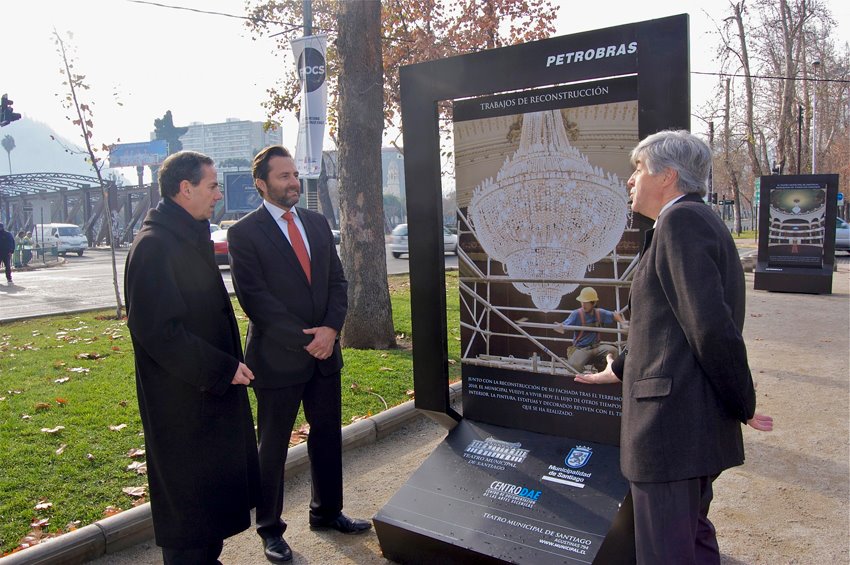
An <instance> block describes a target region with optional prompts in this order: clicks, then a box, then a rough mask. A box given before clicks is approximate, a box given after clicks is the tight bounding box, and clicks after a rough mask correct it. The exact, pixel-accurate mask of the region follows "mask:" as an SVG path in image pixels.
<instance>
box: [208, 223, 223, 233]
mask: <svg viewBox="0 0 850 565" xmlns="http://www.w3.org/2000/svg"><path fill="white" fill-rule="evenodd" d="M220 229H221V227H220V226H219V225H218V224H210V233H215V232H217V231H218V230H220Z"/></svg>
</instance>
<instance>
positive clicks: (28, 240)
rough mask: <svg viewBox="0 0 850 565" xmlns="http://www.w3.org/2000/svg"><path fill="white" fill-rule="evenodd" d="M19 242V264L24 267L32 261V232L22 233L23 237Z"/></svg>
mask: <svg viewBox="0 0 850 565" xmlns="http://www.w3.org/2000/svg"><path fill="white" fill-rule="evenodd" d="M21 243H22V245H21V264H23V266H24V267H26V266H27V265H29V264H30V261H32V232H27V233H26V234H24V239H23V241H22V242H21Z"/></svg>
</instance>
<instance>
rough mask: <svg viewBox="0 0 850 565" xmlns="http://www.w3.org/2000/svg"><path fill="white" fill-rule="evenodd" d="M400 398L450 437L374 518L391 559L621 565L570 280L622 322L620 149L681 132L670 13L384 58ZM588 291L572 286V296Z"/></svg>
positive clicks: (609, 388)
mask: <svg viewBox="0 0 850 565" xmlns="http://www.w3.org/2000/svg"><path fill="white" fill-rule="evenodd" d="M400 76H401V107H402V119H403V123H404V156H405V158H404V172H405V175H404V176H405V185H406V189H407V213H408V237H409V248H410V280H411V313H412V325H413V340H414V343H415V347H414V350H413V370H414V386H415V389H416V407H417V408H419V409H421V410H423V411H425V412H426V413H427V414H428V415H429V416H431V417H432V418H434V419H436V420H437V421H439V422H441V423H442V424H443V425H445V426H446V427H447V428H449V429H450V430H451V431H450V432H449V435H448V437H447V438H446V440H445V441H444V442H443V443H442V444H441V445H440V446H439V447H438V448H437V450H436V451H435V452H434V453H433V454H432V455H431V456H430V457H429V458H428V459H427V460H426V462H425V463H424V464H423V465H422V467H421V468H420V469H419V470H418V471H417V472H416V473H415V474H414V475H413V477H411V479H410V480H409V481H408V482H407V483H406V484H405V485H404V486H403V487H402V488H401V489H400V490H399V491H398V492H397V493H396V494H395V495H394V496H393V497H392V499H391V500H390V501H389V502H388V503H387V505H386V506H384V507H383V508H382V509H381V510H380V511H379V512H378V513H377V514H376V515H375V517H374V523H375V529H376V531H377V534H378V539H379V541H380V543H381V548H382V551H383V552H384V555H385V556H386V557H388V558H389V559H392V560H394V561H397V562H402V563H433V562H440V563H510V562H513V563H535V564H538V563H541V564H542V563H605V564H619V563H634V561H635V554H634V526H633V523H632V519H631V513H632V510H631V502H630V498H629V496H628V482H627V481H626V480H625V479H624V478H623V477H622V475H621V474H620V470H619V447H618V445H619V428H620V410H621V404H622V402H621V401H622V391H621V386H620V385H619V384H618V385H605V386H602V385H597V386H592V385H581V384H576V383H575V381H574V375H575V374H576V373H577V372H579V371H584V370H586V369H587V367H585V366H584V363H582V366H576V365H578V361H577V359H578V358H575V359H574V360H573V362H572V363H571V362H570V359H571V356H570V351H569V349H570V347H571V346H572V345H573V343H574V341H575V339H576V338H577V337H578V334H579V333H580V332H583V331H596V332H598V333H600V335H601V337H602V340H603V341H605V342H608V344H609V345H610V347H611V348H612V350H613V351H614V352H617V351H618V350H620V349H621V348H622V346H623V345H624V343H625V339H626V336H627V332H628V327H627V324H616V323H614V324H610V326H608V327H595V326H594V327H584V326H581V325H577V324H575V323H573V322H570V324H569V326H566V325H565V320H566V318H567V316H568V315H569V314H570V312H572V311H573V310H576V309H578V308H579V307H580V303H579V301H578V300H577V298H578V295H579V293H580V292H581V291H582V289H584V287H593V288H594V289H595V291H596V293H597V295H598V296H597V297H598V304H597V306H599V307H602V308H605V309H606V310H610V311H620V312H622V313H623V314H624V316H625V317H626V318H627V317H628V313H627V310H628V308H627V304H628V289H629V286H630V280H631V274H632V273H633V270H634V266H635V265H636V261H637V257H638V253H639V250H640V249H641V248H642V243H643V232H644V231H645V230H646V229H647V228H648V227H649V226H650V225H651V222H649V221H648V220H647V219H646V218H644V217H642V216H639V215H632V214H630V212H629V206H628V190H627V187H626V180H627V179H628V177H629V176H630V174H631V165H630V163H629V153H630V151H631V149H632V148H633V147H634V146H635V145H636V144H637V143H638V141H639V140H640V139H642V138H643V137H645V136H647V135H649V134H651V133H654V132H656V131H659V130H662V129H667V128H675V129H682V128H684V129H688V128H689V126H690V95H689V81H688V78H689V77H688V19H687V16H685V15H681V16H673V17H669V18H663V19H659V20H652V21H647V22H639V23H636V24H629V25H623V26H617V27H612V28H607V29H600V30H594V31H588V32H585V33H580V34H575V35H570V36H563V37H556V38H552V39H548V40H544V41H536V42H532V43H526V44H522V45H517V46H513V47H507V48H501V49H493V50H487V51H482V52H479V53H475V54H471V55H464V56H460V57H453V58H449V59H443V60H438V61H430V62H427V63H421V64H417V65H410V66H406V67H403V68H402V69H401V73H400ZM447 101H448V102H450V106H451V113H452V121H453V128H454V132H453V133H454V144H455V146H454V151H453V153H454V159H455V162H454V165H455V167H454V169H455V188H456V194H457V204H458V216H457V229H458V235H459V246H458V264H459V268H460V273H459V293H460V296H459V302H460V311H461V338H460V339H461V355H462V359H461V363H462V367H461V369H462V378H463V407H462V413H463V416H461V414H460V413H458V412H457V411H455V410H454V409H453V408H452V407H451V406H450V404H449V388H448V367H449V360H448V347H447V342H448V332H447V328H446V304H445V288H446V280H445V263H444V256H443V248H442V230H443V226H442V223H443V210H442V174H443V171H442V170H441V147H440V139H441V135H440V122H439V115H438V111H439V109H441V108H447V104H446V102H447ZM585 297H586V296H585Z"/></svg>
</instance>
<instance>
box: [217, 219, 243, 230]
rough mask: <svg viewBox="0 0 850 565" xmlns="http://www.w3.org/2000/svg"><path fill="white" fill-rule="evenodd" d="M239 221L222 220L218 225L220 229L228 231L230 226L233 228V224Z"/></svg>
mask: <svg viewBox="0 0 850 565" xmlns="http://www.w3.org/2000/svg"><path fill="white" fill-rule="evenodd" d="M237 221H238V220H222V221H221V222H220V223H219V224H218V227H220V228H221V229H223V230H226V229H227V228H229V227H230V226H232V225H233V224H235V223H236V222H237Z"/></svg>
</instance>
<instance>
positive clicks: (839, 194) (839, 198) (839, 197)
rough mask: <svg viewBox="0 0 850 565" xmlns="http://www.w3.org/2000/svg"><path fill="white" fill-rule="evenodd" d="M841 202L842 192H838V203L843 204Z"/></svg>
mask: <svg viewBox="0 0 850 565" xmlns="http://www.w3.org/2000/svg"><path fill="white" fill-rule="evenodd" d="M843 203H844V193H843V192H839V193H838V205H839V206H841V204H843Z"/></svg>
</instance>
